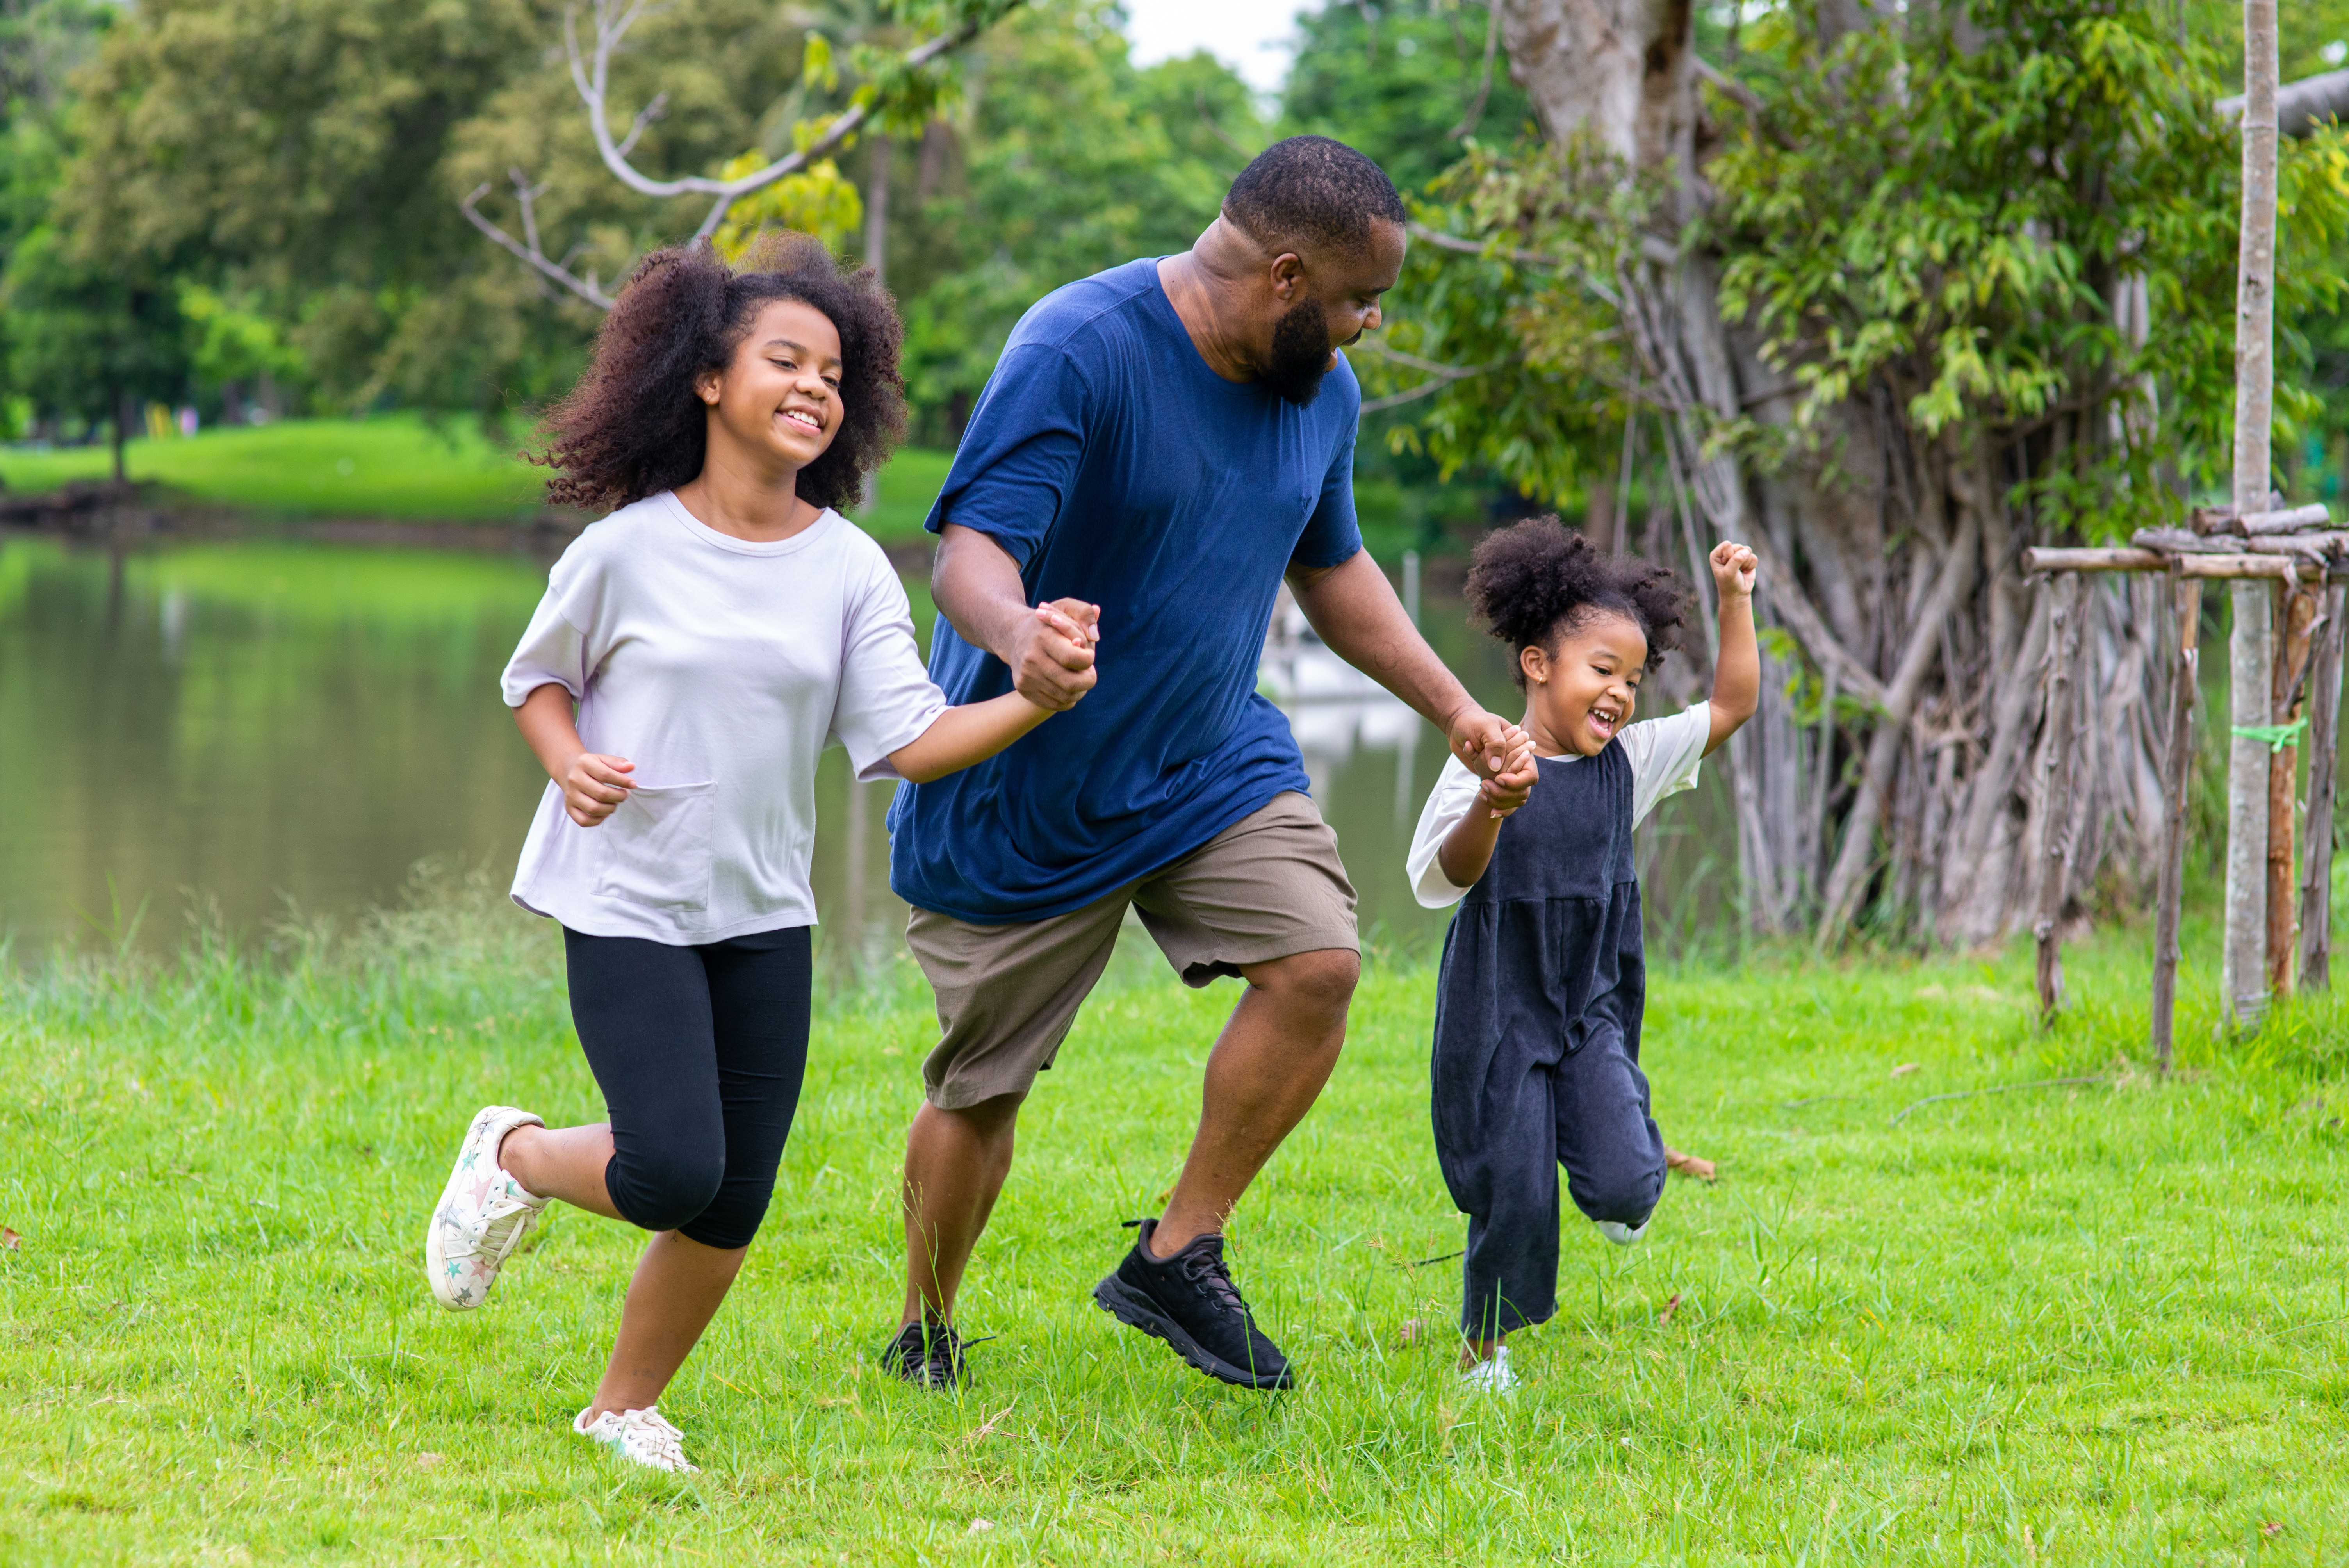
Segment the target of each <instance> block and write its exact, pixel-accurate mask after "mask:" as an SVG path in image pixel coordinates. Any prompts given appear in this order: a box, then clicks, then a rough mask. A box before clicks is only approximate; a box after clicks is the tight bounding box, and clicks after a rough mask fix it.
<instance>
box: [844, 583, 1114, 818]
mask: <svg viewBox="0 0 2349 1568" xmlns="http://www.w3.org/2000/svg"><path fill="white" fill-rule="evenodd" d="M1087 611H1090V612H1091V613H1092V619H1091V620H1085V619H1081V615H1082V614H1083V613H1084V612H1087ZM1031 614H1033V615H1034V616H1035V617H1036V619H1037V620H1038V621H1040V622H1041V623H1042V624H1043V626H1044V629H1045V633H1046V637H1047V641H1048V642H1049V643H1050V644H1051V645H1052V653H1051V657H1052V658H1053V660H1054V667H1055V668H1056V669H1057V670H1058V671H1059V674H1058V676H1056V677H1055V678H1056V679H1057V681H1058V682H1059V683H1060V686H1061V687H1063V688H1065V689H1066V690H1069V691H1073V692H1074V693H1075V694H1076V696H1071V697H1070V698H1069V699H1068V700H1069V701H1070V702H1071V703H1074V702H1076V701H1077V700H1078V698H1080V697H1081V696H1083V695H1084V694H1085V693H1086V692H1088V691H1091V690H1092V686H1093V682H1094V681H1096V680H1098V679H1099V678H1100V676H1099V673H1098V672H1097V671H1095V670H1094V668H1093V652H1092V649H1093V645H1094V644H1095V643H1097V642H1099V641H1100V633H1099V631H1098V630H1097V629H1096V628H1097V626H1098V624H1099V617H1100V614H1101V612H1100V611H1099V610H1098V609H1097V608H1095V607H1094V606H1092V605H1078V604H1076V603H1074V602H1073V601H1071V600H1056V601H1054V602H1053V603H1050V604H1040V605H1038V606H1037V607H1036V608H1035V610H1034V611H1032V612H1031ZM1071 665H1078V666H1080V667H1075V668H1071ZM1052 713H1053V710H1052V709H1050V708H1048V707H1039V706H1038V705H1037V704H1035V703H1032V702H1030V701H1029V700H1028V699H1027V698H1026V697H1024V696H1020V695H1019V693H1018V692H1016V691H1011V692H1006V693H1005V694H1004V695H1003V696H999V697H990V698H988V700H987V701H985V702H972V703H965V704H964V705H963V706H962V707H950V708H948V709H947V710H946V712H944V713H942V714H940V715H938V717H936V718H935V719H933V720H932V721H931V722H930V727H929V728H927V729H926V730H924V731H922V733H921V734H919V735H917V736H916V737H915V738H913V739H912V740H909V741H907V742H906V743H905V745H903V746H901V747H899V748H897V749H896V750H895V751H893V752H891V753H889V765H890V766H891V767H893V768H895V769H896V770H897V771H898V773H899V774H900V775H901V776H902V777H904V778H905V779H911V780H912V781H913V782H915V783H916V784H926V783H928V782H929V781H930V780H931V779H943V778H944V777H946V776H947V774H949V773H954V772H958V771H960V770H961V769H965V768H968V767H969V766H970V765H971V764H973V763H975V762H984V761H986V760H987V759H988V758H990V757H992V756H994V755H995V754H996V753H997V752H999V751H1000V750H1002V749H1003V748H1005V747H1007V746H1009V745H1010V744H1011V743H1012V742H1013V741H1015V740H1017V739H1019V738H1020V737H1021V736H1023V735H1025V734H1027V733H1028V732H1029V731H1030V730H1031V729H1033V728H1035V727H1037V726H1038V725H1040V724H1041V723H1043V722H1044V721H1045V720H1046V719H1048V718H1050V717H1052Z"/></svg>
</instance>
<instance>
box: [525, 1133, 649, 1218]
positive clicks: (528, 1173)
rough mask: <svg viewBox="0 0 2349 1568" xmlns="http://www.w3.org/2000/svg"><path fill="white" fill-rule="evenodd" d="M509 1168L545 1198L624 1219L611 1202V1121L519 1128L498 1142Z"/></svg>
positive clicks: (529, 1188) (606, 1216)
mask: <svg viewBox="0 0 2349 1568" xmlns="http://www.w3.org/2000/svg"><path fill="white" fill-rule="evenodd" d="M497 1161H498V1163H499V1164H500V1165H502V1166H503V1167H504V1168H505V1171H506V1173H507V1174H508V1175H510V1176H512V1178H513V1179H514V1180H515V1181H519V1182H521V1183H522V1184H523V1187H524V1188H526V1189H527V1190H529V1191H532V1192H534V1193H536V1194H537V1195H538V1196H539V1197H542V1198H560V1199H562V1200H563V1201H564V1202H566V1203H568V1204H570V1205H571V1206H572V1207H573V1208H574V1209H585V1210H586V1211H587V1212H589V1213H591V1214H601V1215H603V1216H604V1217H605V1219H607V1220H617V1219H622V1218H625V1216H624V1215H622V1214H621V1212H620V1211H619V1210H617V1209H616V1208H614V1207H612V1194H611V1192H610V1191H609V1190H608V1189H606V1188H605V1185H604V1168H605V1166H607V1165H609V1164H611V1162H612V1124H611V1123H610V1122H608V1121H599V1122H597V1123H596V1124H595V1126H593V1127H561V1128H546V1127H537V1126H523V1127H517V1128H515V1129H514V1130H512V1132H509V1133H507V1134H506V1138H505V1141H504V1142H503V1143H502V1144H500V1145H499V1146H498V1153H497Z"/></svg>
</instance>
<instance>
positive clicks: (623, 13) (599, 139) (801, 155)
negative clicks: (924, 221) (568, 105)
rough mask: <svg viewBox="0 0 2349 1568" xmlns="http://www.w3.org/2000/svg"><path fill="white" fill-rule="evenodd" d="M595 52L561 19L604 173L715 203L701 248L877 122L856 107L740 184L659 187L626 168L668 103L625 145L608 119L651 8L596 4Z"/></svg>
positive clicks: (926, 58) (971, 33) (571, 21)
mask: <svg viewBox="0 0 2349 1568" xmlns="http://www.w3.org/2000/svg"><path fill="white" fill-rule="evenodd" d="M594 4H595V47H594V48H593V49H592V50H590V51H589V52H588V54H587V57H585V59H583V58H582V57H581V56H580V52H579V13H578V8H577V7H576V6H570V7H566V8H565V9H564V13H563V46H564V50H565V51H566V52H567V53H568V54H569V56H570V57H571V85H572V86H573V87H574V88H577V89H578V92H579V98H580V101H581V102H582V103H584V104H585V105H586V106H587V125H588V129H590V130H591V131H593V132H594V133H595V150H596V152H597V154H598V155H600V156H601V157H602V158H603V160H604V167H605V168H606V169H608V170H611V171H612V174H613V177H614V178H616V179H617V180H618V181H620V183H622V184H623V185H626V187H627V188H628V189H629V190H631V191H636V193H637V194H638V195H641V196H653V197H669V196H694V195H699V196H711V197H715V198H716V199H717V200H716V202H715V204H713V205H712V206H711V208H710V210H709V216H707V217H705V218H704V219H702V221H701V226H700V227H699V228H698V229H697V230H695V231H694V234H693V237H694V239H695V240H697V241H700V240H706V239H708V238H709V236H710V235H711V234H713V233H715V232H717V230H718V225H719V223H720V222H724V220H725V217H726V210H727V209H728V208H730V207H731V206H732V205H733V204H734V203H735V202H736V201H739V200H740V199H741V198H742V197H745V196H748V195H749V194H750V192H752V191H760V190H763V189H765V188H766V187H767V186H770V185H772V184H773V183H774V182H775V181H778V180H781V179H782V178H783V177H784V176H785V175H788V174H796V173H798V172H799V171H800V170H802V169H804V168H806V167H807V166H808V165H809V164H810V163H812V162H813V161H814V160H817V159H819V158H822V157H823V155H824V154H826V153H828V152H830V151H832V150H833V149H835V148H837V147H839V146H840V144H841V143H843V142H844V141H846V140H847V139H849V138H850V137H852V136H854V135H855V134H856V131H857V129H858V128H859V127H861V126H863V125H864V122H865V121H866V120H867V119H871V118H872V107H871V105H870V104H869V103H856V104H852V105H850V106H849V107H848V108H846V109H844V110H843V111H842V112H841V113H840V114H839V115H838V116H836V117H835V118H834V119H833V122H832V124H831V125H830V126H829V127H828V128H827V129H825V131H824V133H823V135H822V136H821V137H818V138H817V139H815V140H814V141H812V142H811V143H810V144H809V145H807V146H806V147H803V148H801V149H799V150H796V151H792V152H789V153H786V154H784V155H783V156H782V157H781V158H778V159H776V160H774V161H773V162H771V163H770V164H768V165H766V166H765V167H764V168H761V169H754V170H751V171H750V173H748V174H745V175H742V176H740V178H739V179H734V180H712V179H709V177H707V176H705V175H699V174H687V175H681V176H679V177H678V178H677V179H675V180H656V179H653V178H652V177H651V176H650V175H647V174H644V173H642V172H640V171H638V170H637V169H636V166H635V165H634V164H632V163H630V162H629V161H628V157H627V155H628V152H629V151H630V150H632V149H633V148H634V147H635V146H636V139H637V137H638V136H640V135H641V134H643V131H644V128H645V127H646V126H647V124H649V123H650V122H651V120H653V119H657V118H659V111H660V110H662V109H664V108H666V107H667V103H666V98H667V95H666V94H664V95H662V96H661V97H659V98H655V99H654V100H653V101H652V103H651V104H649V105H647V107H646V108H645V109H644V110H643V111H642V112H641V113H639V114H638V115H637V116H636V122H635V123H634V124H633V125H632V126H631V127H630V129H629V131H628V135H627V139H626V140H625V141H621V142H615V141H614V140H613V139H612V127H611V124H610V122H609V119H608V118H607V115H606V103H607V93H608V88H609V86H610V79H611V65H612V51H613V50H614V49H615V48H616V47H617V46H619V43H620V40H621V39H622V38H624V37H626V36H627V32H628V29H629V28H630V27H632V26H635V25H636V19H637V18H638V17H639V16H642V15H644V13H645V6H646V4H647V0H630V4H629V5H627V7H626V9H625V10H620V9H617V6H616V0H594ZM980 26H981V25H980V24H979V23H978V22H977V21H969V22H965V23H964V24H962V26H958V27H957V28H955V29H954V30H953V31H951V32H947V33H941V34H939V35H938V36H936V37H935V38H932V39H930V40H929V41H928V42H927V43H925V44H922V45H919V46H916V47H915V48H914V49H913V50H912V51H910V52H909V53H908V54H907V55H906V56H905V59H904V61H903V64H904V66H905V68H906V69H908V70H918V69H920V68H921V67H924V66H926V65H928V64H929V63H930V62H931V61H932V60H935V59H936V58H937V57H939V56H941V55H945V54H949V53H951V52H953V51H954V50H956V49H958V48H960V47H962V46H963V45H965V44H968V42H970V41H971V39H973V38H975V37H977V36H978V34H979V29H980Z"/></svg>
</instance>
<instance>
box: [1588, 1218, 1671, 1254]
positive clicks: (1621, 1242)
mask: <svg viewBox="0 0 2349 1568" xmlns="http://www.w3.org/2000/svg"><path fill="white" fill-rule="evenodd" d="M1654 1218H1655V1216H1654V1215H1653V1214H1651V1215H1649V1216H1648V1218H1647V1219H1646V1220H1642V1221H1640V1222H1639V1223H1638V1224H1636V1225H1627V1224H1625V1223H1624V1222H1622V1221H1620V1220H1593V1221H1591V1223H1592V1224H1594V1225H1596V1226H1598V1227H1599V1234H1600V1235H1602V1236H1604V1237H1606V1238H1607V1239H1608V1240H1609V1241H1610V1242H1612V1243H1615V1244H1616V1245H1617V1246H1619V1247H1628V1246H1630V1245H1631V1244H1632V1243H1636V1242H1637V1241H1638V1240H1639V1239H1640V1237H1641V1236H1644V1235H1646V1234H1647V1233H1648V1222H1649V1221H1650V1220H1653V1219H1654Z"/></svg>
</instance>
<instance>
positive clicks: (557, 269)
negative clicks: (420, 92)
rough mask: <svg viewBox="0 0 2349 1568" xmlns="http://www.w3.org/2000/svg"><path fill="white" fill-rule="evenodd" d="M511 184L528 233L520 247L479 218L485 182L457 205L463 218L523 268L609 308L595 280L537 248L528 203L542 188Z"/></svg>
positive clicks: (535, 228) (518, 181)
mask: <svg viewBox="0 0 2349 1568" xmlns="http://www.w3.org/2000/svg"><path fill="white" fill-rule="evenodd" d="M515 182H516V184H517V186H518V187H519V190H518V191H517V194H519V195H521V196H522V198H523V227H524V229H525V230H527V231H528V232H529V233H530V234H531V240H530V242H529V243H528V244H524V243H523V242H522V241H520V240H517V239H515V238H514V237H513V236H512V234H509V233H507V232H505V231H504V230H503V229H501V228H499V227H498V226H497V225H496V224H495V223H493V222H490V220H489V219H487V218H485V217H483V216H482V215H481V208H480V206H479V205H478V203H479V202H480V201H481V198H482V197H484V196H486V195H488V194H489V193H490V186H489V181H482V182H481V184H480V185H478V186H476V187H474V189H473V192H472V194H471V195H470V196H468V197H466V198H465V199H464V201H460V202H459V203H458V205H459V206H460V207H461V208H462V209H463V210H464V213H465V216H466V217H467V218H469V219H471V221H472V224H473V227H474V228H476V229H479V230H480V231H481V232H482V233H484V234H487V235H488V236H489V237H490V238H491V239H492V240H495V241H496V242H498V243H499V244H501V245H503V246H504V247H505V248H506V249H507V250H509V251H511V252H512V253H514V254H515V255H516V256H518V257H520V258H521V259H522V261H523V263H525V264H526V265H528V266H530V267H532V268H533V269H534V270H535V271H537V272H538V273H539V274H540V275H541V276H543V277H545V278H548V279H550V280H552V281H553V282H554V283H558V284H562V285H563V286H564V288H566V289H569V290H570V291H571V292H572V293H573V294H577V295H578V296H579V297H580V298H581V299H584V300H585V301H586V302H587V303H588V304H592V305H594V306H595V307H596V308H597V309H599V310H609V309H611V308H612V296H611V295H609V294H605V292H604V291H603V290H602V289H600V288H598V287H596V285H595V279H594V278H592V277H588V278H583V277H581V276H579V275H578V274H577V273H574V272H573V271H571V269H570V268H568V267H566V266H564V265H563V264H562V263H560V262H553V261H549V260H548V259H547V257H546V253H544V252H543V251H541V250H540V249H539V248H538V239H537V233H538V220H537V219H536V217H535V216H533V213H532V211H531V206H530V203H531V201H533V200H534V199H535V198H536V196H537V195H538V193H539V191H543V190H544V189H545V187H543V186H541V187H539V188H538V191H533V190H532V189H531V188H530V187H529V186H527V185H523V184H522V183H521V177H520V176H519V175H517V176H516V177H515ZM574 254H576V252H575V251H574ZM565 260H568V258H567V257H566V258H565Z"/></svg>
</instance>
